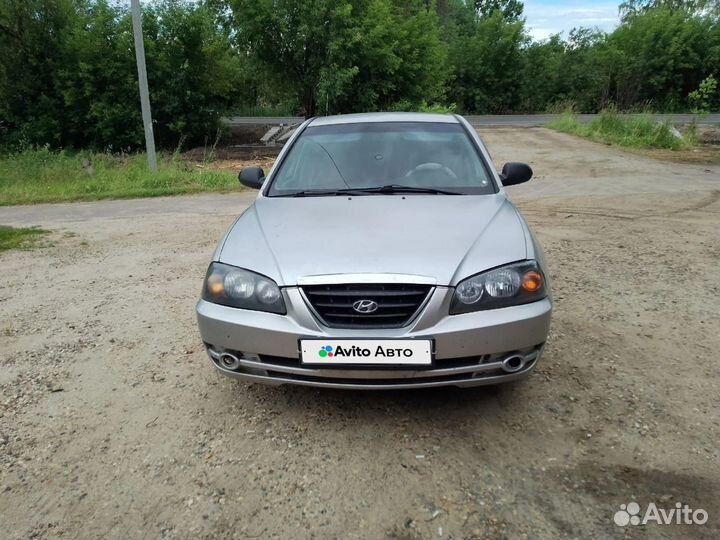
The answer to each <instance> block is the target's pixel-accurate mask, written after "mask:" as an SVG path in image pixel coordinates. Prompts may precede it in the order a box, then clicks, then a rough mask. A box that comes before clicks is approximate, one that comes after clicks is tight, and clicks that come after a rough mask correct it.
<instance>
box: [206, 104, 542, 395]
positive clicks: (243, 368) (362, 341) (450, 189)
mask: <svg viewBox="0 0 720 540" xmlns="http://www.w3.org/2000/svg"><path fill="white" fill-rule="evenodd" d="M531 176H532V170H531V169H530V167H528V166H527V165H524V164H521V163H508V164H507V165H505V167H504V168H503V171H502V173H501V174H497V173H496V172H495V168H494V166H493V163H492V161H491V159H490V156H489V155H488V152H487V150H486V148H485V146H484V145H483V143H482V141H481V140H480V138H479V137H478V135H477V133H476V132H475V130H474V129H473V128H472V127H471V126H470V125H469V124H468V122H467V121H466V120H465V119H464V118H462V117H460V116H457V115H438V114H414V113H378V114H354V115H345V116H335V117H325V118H314V119H310V120H307V121H305V122H304V123H303V124H302V125H301V126H299V127H298V128H297V130H296V131H295V133H294V134H293V136H292V137H291V138H290V140H289V141H288V142H287V144H286V145H285V146H284V148H283V149H282V151H281V152H280V154H279V156H278V158H277V161H276V162H275V165H274V166H273V168H272V170H271V171H270V172H269V174H268V175H267V176H265V175H264V173H263V171H262V169H260V168H250V169H245V170H243V171H242V172H241V173H240V182H241V183H242V184H244V185H245V186H247V187H250V188H255V189H259V190H260V192H259V193H258V196H257V199H256V200H255V202H254V204H252V205H251V206H250V207H249V208H248V209H247V210H246V211H245V212H243V214H242V215H241V216H240V217H239V218H238V219H237V221H236V222H235V223H234V224H233V226H232V227H230V230H229V231H228V232H227V233H226V235H225V237H224V238H223V239H222V240H221V241H220V244H219V246H218V247H217V250H216V251H215V254H214V256H213V259H212V262H211V263H210V267H209V268H208V271H207V275H206V278H205V282H204V285H203V290H202V298H201V300H200V301H199V302H198V304H197V317H198V324H199V326H200V333H201V335H202V339H203V341H204V343H205V347H206V348H207V352H208V355H209V356H210V359H211V360H212V362H213V364H214V365H215V367H216V368H217V369H218V370H219V371H220V372H221V373H223V374H225V375H230V376H233V377H238V378H241V379H244V380H247V381H254V382H261V383H268V384H301V385H308V386H320V387H330V388H351V389H398V388H422V387H435V386H448V385H453V386H462V387H465V386H477V385H483V384H495V383H500V382H507V381H514V380H517V379H520V378H523V377H526V376H527V375H529V374H530V373H531V372H532V370H533V369H534V368H535V366H536V365H537V363H538V361H539V359H540V355H541V354H542V351H543V347H544V345H545V341H546V339H547V335H548V330H549V327H550V316H551V312H552V300H551V297H550V286H549V283H548V278H547V273H546V268H545V263H544V261H543V255H542V251H541V249H540V246H539V245H538V243H537V241H536V240H535V238H534V236H533V234H532V233H531V231H530V229H529V228H528V225H527V223H526V222H525V220H524V219H523V217H522V216H521V215H520V213H519V212H518V210H517V209H516V208H515V206H513V204H512V203H511V202H510V201H509V200H508V199H507V197H506V195H505V190H504V188H503V186H507V185H512V184H519V183H522V182H526V181H527V180H529V179H530V177H531Z"/></svg>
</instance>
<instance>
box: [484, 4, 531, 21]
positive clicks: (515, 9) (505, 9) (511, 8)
mask: <svg viewBox="0 0 720 540" xmlns="http://www.w3.org/2000/svg"><path fill="white" fill-rule="evenodd" d="M473 5H474V6H475V11H476V12H477V13H479V14H480V15H481V16H483V17H489V16H490V15H493V14H494V13H495V12H500V13H501V14H502V16H503V17H504V18H506V19H511V20H514V21H517V20H518V19H519V18H520V17H522V14H523V9H524V5H523V2H521V1H520V0H473Z"/></svg>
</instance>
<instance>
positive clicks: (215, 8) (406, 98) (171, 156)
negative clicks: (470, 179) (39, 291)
mask: <svg viewBox="0 0 720 540" xmlns="http://www.w3.org/2000/svg"><path fill="white" fill-rule="evenodd" d="M524 9H525V6H524V3H523V2H522V1H521V0H438V1H427V0H272V1H270V0H267V1H266V0H262V1H258V0H193V1H189V0H180V1H179V0H147V1H145V2H143V31H144V42H145V52H146V57H147V58H146V60H147V71H148V79H149V87H150V99H151V104H152V115H153V126H154V132H155V141H156V144H157V147H158V148H160V149H161V150H162V151H164V152H166V153H165V154H164V155H163V156H161V158H160V171H159V172H158V173H157V174H155V175H152V174H150V173H149V171H148V170H147V168H146V165H145V159H144V157H143V156H142V155H141V154H137V152H138V151H141V150H142V149H143V148H144V133H143V124H142V119H141V113H140V107H139V96H138V85H137V71H136V65H135V58H134V54H133V51H134V43H133V32H132V21H131V16H130V10H129V3H128V2H116V1H114V0H53V1H48V0H2V2H0V204H5V205H7V204H20V203H31V202H49V201H68V200H90V199H100V198H111V197H113V198H117V197H145V196H155V195H170V194H177V193H192V192H197V191H208V190H213V191H214V190H225V189H238V186H237V182H236V180H235V177H234V174H231V173H229V172H228V173H224V172H209V171H207V170H201V169H200V168H198V167H192V166H188V165H186V164H185V163H184V162H183V161H182V160H180V159H178V157H177V156H178V153H177V152H174V153H173V151H174V150H176V149H178V148H179V147H182V148H198V147H203V146H204V147H207V146H208V145H209V143H210V142H212V141H215V143H214V144H213V148H215V146H216V145H217V144H218V142H222V140H223V133H224V132H223V125H222V119H223V118H224V117H226V116H231V115H234V114H240V115H252V116H255V115H282V116H287V115H298V116H310V115H328V114H344V113H351V112H363V111H377V110H384V111H406V110H421V111H436V112H450V111H452V112H458V113H460V114H512V113H539V112H554V111H558V110H565V109H566V108H567V107H568V106H571V107H572V108H573V110H575V111H577V112H579V113H594V112H597V111H600V110H604V109H608V108H614V110H616V111H622V112H628V111H629V112H632V111H638V110H642V111H645V110H648V111H657V112H684V111H693V112H695V113H698V114H704V113H708V112H713V111H718V110H720V91H719V89H718V86H719V83H718V81H719V80H720V0H626V1H625V2H622V3H621V4H620V6H619V9H620V14H621V22H620V24H619V26H618V27H617V28H616V29H615V30H614V31H612V32H610V33H606V32H602V31H600V30H598V29H597V28H575V29H573V30H572V31H570V32H568V33H567V34H562V35H561V34H556V35H552V36H549V37H548V38H547V39H543V40H536V39H533V38H532V37H531V33H530V30H529V29H528V27H527V26H526V23H525V17H524ZM556 128H557V129H561V130H565V131H568V132H571V133H576V134H579V135H582V136H585V137H590V138H593V139H595V140H601V141H603V142H610V143H612V144H621V145H623V146H637V147H651V148H656V147H661V148H677V147H679V145H683V144H689V142H688V141H682V140H678V139H674V138H673V137H671V135H672V133H671V131H670V129H669V127H668V126H657V125H655V124H652V123H650V122H649V121H648V120H647V119H645V120H623V119H621V118H620V117H618V116H617V115H603V118H601V119H600V120H599V121H598V122H597V123H594V124H592V125H590V126H583V125H581V124H579V123H577V122H575V121H574V120H573V119H572V118H571V117H567V118H563V119H562V120H561V121H560V122H558V125H557V126H556ZM85 161H87V164H84V163H85Z"/></svg>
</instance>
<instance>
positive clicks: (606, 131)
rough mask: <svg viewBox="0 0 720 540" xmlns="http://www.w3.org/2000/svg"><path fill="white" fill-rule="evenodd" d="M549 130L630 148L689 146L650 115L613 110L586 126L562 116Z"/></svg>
mask: <svg viewBox="0 0 720 540" xmlns="http://www.w3.org/2000/svg"><path fill="white" fill-rule="evenodd" d="M549 127H551V128H553V129H556V130H558V131H562V132H565V133H571V134H573V135H579V136H581V137H587V138H589V139H592V140H594V141H598V142H603V143H606V144H615V145H618V146H625V147H630V148H665V149H668V150H684V149H685V148H687V147H688V146H689V142H688V141H687V140H685V139H683V138H680V137H678V136H677V135H676V134H675V133H674V132H673V128H672V126H671V125H669V124H667V123H662V122H656V121H655V120H653V118H652V117H651V116H650V115H633V116H619V115H618V114H617V113H616V112H615V111H614V110H607V111H603V112H602V113H601V114H600V116H599V118H598V119H597V120H593V121H592V122H590V123H588V124H583V123H582V122H580V121H578V119H577V117H575V116H574V115H572V114H565V115H563V116H562V117H561V118H560V119H559V120H557V121H555V122H554V123H552V124H550V125H549Z"/></svg>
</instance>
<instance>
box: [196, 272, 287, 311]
mask: <svg viewBox="0 0 720 540" xmlns="http://www.w3.org/2000/svg"><path fill="white" fill-rule="evenodd" d="M202 298H203V300H207V301H208V302H212V303H214V304H222V305H223V306H230V307H236V308H242V309H252V310H255V311H269V312H270V313H280V314H281V315H285V313H286V311H285V302H284V301H283V297H282V293H281V292H280V288H279V287H278V286H277V283H275V282H274V281H273V280H271V279H269V278H266V277H265V276H261V275H260V274H256V273H255V272H250V271H249V270H243V269H242V268H236V267H235V266H228V265H227V264H222V263H217V262H214V263H211V264H210V268H208V271H207V275H206V276H205V284H204V285H203V292H202Z"/></svg>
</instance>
